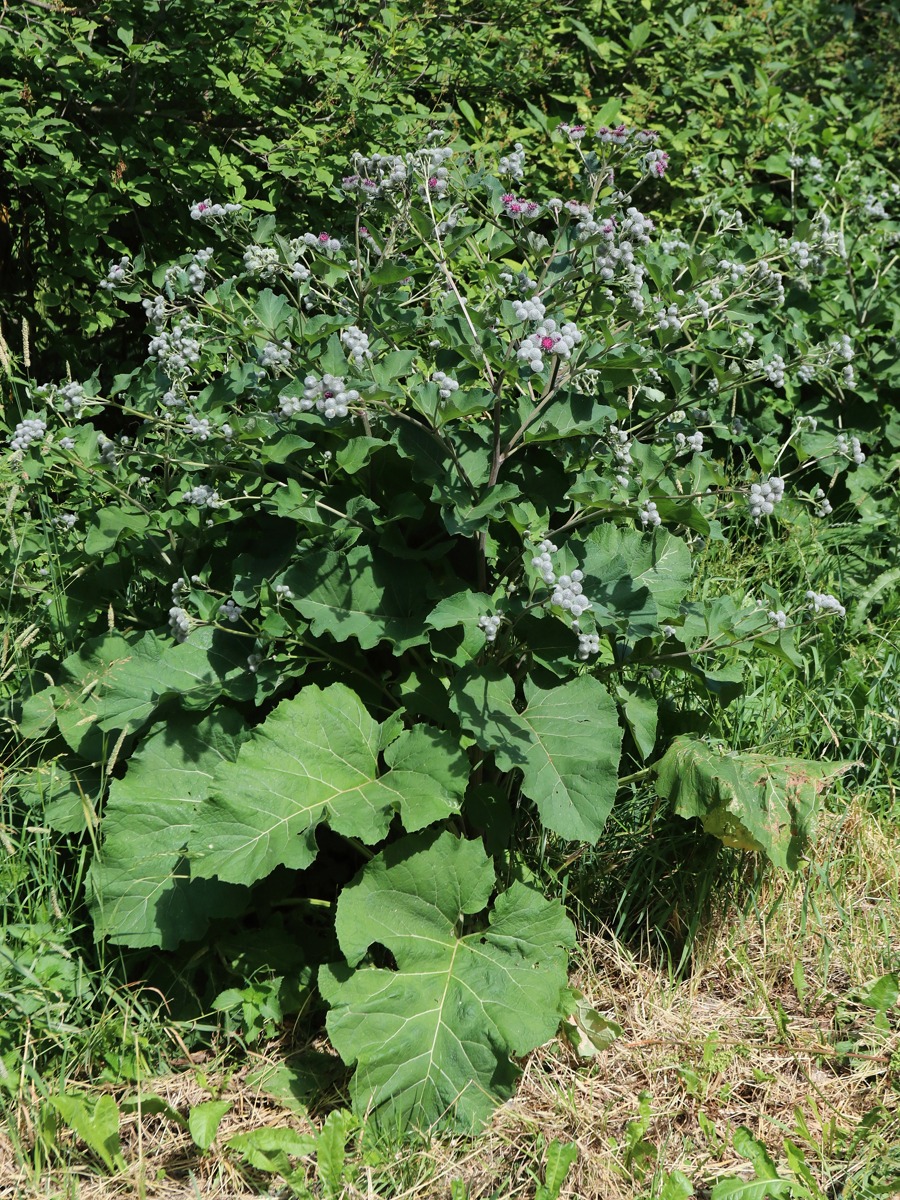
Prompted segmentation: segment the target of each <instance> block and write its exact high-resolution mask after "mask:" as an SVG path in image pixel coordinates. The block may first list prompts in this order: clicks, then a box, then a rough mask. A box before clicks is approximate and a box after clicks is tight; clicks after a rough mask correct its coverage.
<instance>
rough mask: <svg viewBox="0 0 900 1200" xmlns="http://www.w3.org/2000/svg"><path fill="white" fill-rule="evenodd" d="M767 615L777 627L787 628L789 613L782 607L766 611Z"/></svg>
mask: <svg viewBox="0 0 900 1200" xmlns="http://www.w3.org/2000/svg"><path fill="white" fill-rule="evenodd" d="M766 616H767V617H768V618H769V620H770V621H771V622H772V624H773V625H774V626H775V628H776V629H787V623H788V619H787V613H785V612H783V611H782V610H781V609H780V608H779V609H778V611H777V612H770V613H766Z"/></svg>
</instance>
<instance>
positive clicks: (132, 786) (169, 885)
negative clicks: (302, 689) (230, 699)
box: [91, 708, 245, 949]
mask: <svg viewBox="0 0 900 1200" xmlns="http://www.w3.org/2000/svg"><path fill="white" fill-rule="evenodd" d="M243 736H244V725H243V722H242V721H241V719H240V717H238V716H237V714H236V713H234V712H233V711H232V710H230V709H226V708H220V709H218V710H217V711H216V712H214V713H212V714H210V715H209V716H207V717H204V718H203V719H202V720H197V719H196V718H194V719H191V718H190V717H187V716H184V717H182V718H181V719H180V720H178V721H174V722H169V723H166V724H163V725H160V726H159V727H158V728H157V729H156V730H154V731H153V732H152V733H151V734H150V736H149V737H148V738H147V739H146V740H145V741H144V742H143V744H142V745H141V747H140V749H139V750H138V751H137V753H136V754H134V755H133V757H132V758H131V761H130V762H129V764H128V770H127V772H126V773H125V776H124V778H123V779H117V780H115V781H114V782H113V784H112V787H111V788H110V793H109V800H108V801H107V805H106V814H105V816H104V818H103V826H102V828H103V835H104V840H103V847H102V854H101V856H100V859H99V861H97V862H95V863H94V866H93V867H92V869H91V911H92V914H93V917H94V932H95V935H96V936H97V937H98V938H100V937H108V938H110V939H111V940H112V941H114V942H118V943H119V944H120V945H124V946H162V947H163V948H164V949H172V948H174V947H175V946H177V945H178V943H179V942H181V941H184V940H191V939H196V938H199V937H201V936H202V934H203V933H204V932H205V931H206V927H207V925H208V923H209V919H210V917H212V916H225V915H228V913H229V912H234V911H239V909H240V907H242V906H243V903H244V901H245V897H244V894H243V889H233V888H229V887H227V886H225V885H224V884H220V883H218V882H215V881H210V880H206V879H195V878H191V872H190V868H189V865H188V862H187V860H186V858H185V857H184V850H185V846H186V844H187V841H188V838H189V836H190V834H191V830H192V829H193V824H194V818H195V814H196V812H197V808H198V806H199V805H200V804H201V803H202V802H203V801H204V800H205V798H206V796H207V795H208V793H209V788H210V784H211V783H212V780H213V774H214V772H215V770H216V768H217V767H218V766H219V765H221V764H222V763H223V762H228V761H233V760H234V758H235V757H236V755H237V751H238V746H239V744H240V741H241V738H242V737H243Z"/></svg>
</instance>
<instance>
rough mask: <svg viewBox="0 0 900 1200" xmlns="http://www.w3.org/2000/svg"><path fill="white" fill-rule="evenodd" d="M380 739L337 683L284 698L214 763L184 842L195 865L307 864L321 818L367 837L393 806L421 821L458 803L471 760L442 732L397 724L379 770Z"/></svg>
mask: <svg viewBox="0 0 900 1200" xmlns="http://www.w3.org/2000/svg"><path fill="white" fill-rule="evenodd" d="M383 746H384V738H383V732H382V727H381V726H379V724H378V722H377V721H375V720H374V719H373V718H372V717H371V716H369V713H368V712H367V711H366V709H365V707H364V705H363V703H362V701H361V700H360V699H359V697H358V696H357V695H356V694H355V693H354V692H352V691H351V690H350V689H349V688H347V687H344V685H343V684H333V685H332V686H331V687H328V688H325V689H324V690H323V689H321V688H318V687H314V686H313V687H307V688H304V689H303V691H301V692H300V693H299V695H297V696H295V697H293V698H292V699H290V700H285V701H283V702H282V703H281V704H279V705H278V707H277V708H276V709H275V710H274V711H273V712H272V713H270V714H269V716H268V717H267V718H266V720H265V721H264V722H263V724H262V725H259V726H257V728H256V729H254V730H253V733H252V734H251V735H250V737H249V738H248V740H247V742H246V744H245V745H244V746H243V748H242V750H241V753H240V755H239V757H238V759H237V761H236V762H231V763H223V765H222V767H221V769H220V770H219V771H217V773H216V778H215V782H214V784H213V786H212V788H211V789H210V799H209V800H208V801H207V803H205V804H204V805H203V806H202V808H201V809H200V810H199V811H198V813H197V817H196V823H195V826H194V830H193V833H192V835H191V837H190V839H189V842H188V847H189V851H190V856H191V860H192V867H193V872H194V874H195V875H197V876H202V877H204V878H209V877H212V876H217V877H218V878H219V879H222V880H225V881H228V882H233V883H252V882H254V881H255V880H257V879H261V878H262V877H263V876H264V875H268V874H269V872H270V871H272V870H274V869H275V867H277V866H287V867H292V868H294V869H302V868H304V867H308V866H309V864H310V863H311V862H312V861H313V859H314V858H315V856H316V826H317V825H319V824H320V822H322V821H326V822H327V823H328V824H329V825H330V826H331V828H332V829H334V830H336V831H337V832H338V833H341V834H344V835H345V836H346V837H354V838H360V839H362V841H364V842H367V843H369V844H374V843H376V842H378V841H380V840H381V839H382V838H383V837H384V836H385V835H386V834H387V831H388V827H389V825H390V823H391V819H392V817H393V815H394V813H395V812H397V811H399V812H400V814H401V816H402V818H403V821H404V824H406V826H407V828H408V829H419V828H421V827H423V826H424V825H427V824H429V823H430V822H431V821H433V820H439V819H440V818H441V817H446V816H448V815H449V814H450V813H452V812H455V811H457V810H458V808H459V804H460V801H461V799H462V795H463V793H464V791H465V787H466V782H467V778H468V761H467V759H466V757H465V755H464V753H463V752H462V751H461V750H460V748H459V746H458V744H457V743H456V742H455V741H454V739H453V738H451V737H450V735H449V734H446V733H443V732H440V731H438V730H433V729H430V728H428V727H424V726H422V727H419V728H417V729H414V730H412V731H409V732H406V733H403V732H401V733H400V736H399V737H398V738H396V740H394V741H393V742H392V743H391V744H390V745H388V746H387V748H386V749H385V752H384V756H385V761H386V762H387V764H388V766H389V768H390V769H389V770H388V771H387V772H385V773H384V774H383V775H382V776H381V777H379V762H378V757H379V753H380V752H381V750H382V748H383Z"/></svg>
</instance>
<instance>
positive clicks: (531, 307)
mask: <svg viewBox="0 0 900 1200" xmlns="http://www.w3.org/2000/svg"><path fill="white" fill-rule="evenodd" d="M512 306H513V312H514V313H515V314H516V320H517V321H542V320H543V319H544V314H545V313H546V311H547V309H546V308H545V307H544V304H543V302H542V301H540V300H538V299H533V300H520V299H519V298H518V296H516V297H514V299H513V301H512Z"/></svg>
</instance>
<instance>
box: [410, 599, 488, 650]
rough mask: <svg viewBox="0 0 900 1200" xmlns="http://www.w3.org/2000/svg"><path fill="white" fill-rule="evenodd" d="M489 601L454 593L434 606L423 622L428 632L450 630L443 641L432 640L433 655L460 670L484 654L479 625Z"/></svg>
mask: <svg viewBox="0 0 900 1200" xmlns="http://www.w3.org/2000/svg"><path fill="white" fill-rule="evenodd" d="M489 605H490V598H489V597H488V596H486V595H485V594H484V593H483V592H472V591H465V592H457V593H456V594H455V595H453V596H448V597H447V599H446V600H442V601H441V602H440V604H438V605H436V606H435V608H433V609H432V610H431V612H430V613H429V614H428V616H427V617H426V618H425V623H426V625H428V626H429V627H430V628H431V629H434V630H438V631H444V630H452V631H453V632H452V633H448V634H446V635H444V636H443V637H433V638H432V639H431V644H432V647H433V649H434V653H435V654H437V655H438V656H439V657H440V658H449V659H450V660H451V661H452V662H455V663H458V664H459V665H460V666H462V665H464V664H465V663H467V662H469V661H470V660H471V659H473V658H475V656H476V655H478V654H480V653H481V652H482V650H484V645H485V639H484V630H483V629H482V628H481V626H480V625H479V624H478V622H479V621H480V620H481V618H482V617H483V616H484V615H485V613H486V612H488V611H489Z"/></svg>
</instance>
